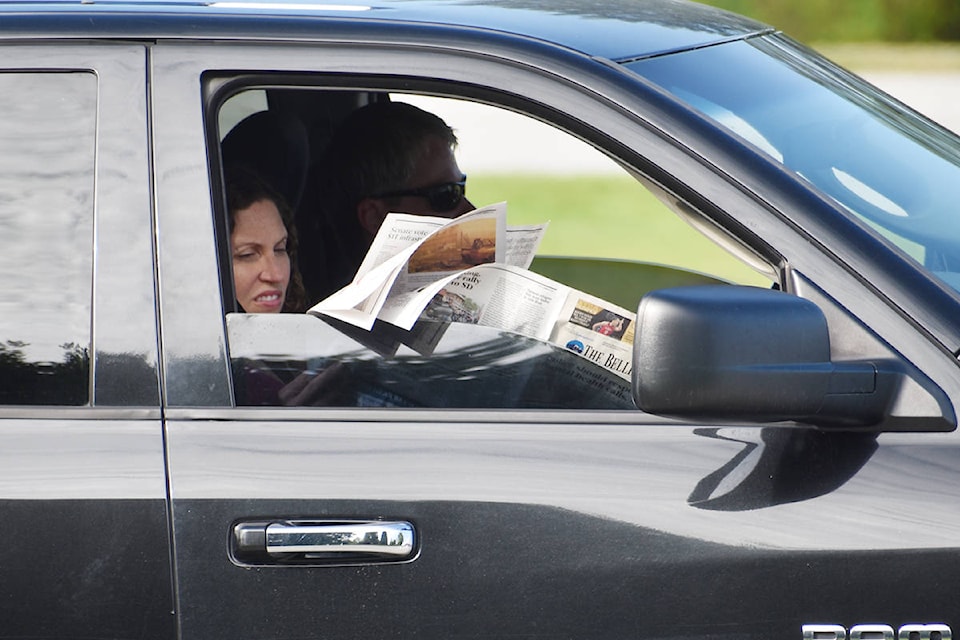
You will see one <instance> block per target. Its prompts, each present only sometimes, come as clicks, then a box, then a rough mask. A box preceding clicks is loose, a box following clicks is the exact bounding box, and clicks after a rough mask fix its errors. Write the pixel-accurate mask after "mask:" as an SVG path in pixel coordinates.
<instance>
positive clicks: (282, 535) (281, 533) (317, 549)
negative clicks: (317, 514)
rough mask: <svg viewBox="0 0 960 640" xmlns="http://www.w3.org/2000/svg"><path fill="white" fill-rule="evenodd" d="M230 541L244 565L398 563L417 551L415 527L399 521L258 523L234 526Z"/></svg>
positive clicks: (289, 521)
mask: <svg viewBox="0 0 960 640" xmlns="http://www.w3.org/2000/svg"><path fill="white" fill-rule="evenodd" d="M232 537H233V540H232V546H233V555H234V557H235V558H236V559H237V560H238V561H240V562H242V563H244V564H246V563H249V562H251V561H253V562H255V563H257V564H260V563H263V562H268V563H272V562H270V561H271V560H273V561H282V562H283V563H284V564H286V563H289V561H290V560H293V562H294V563H306V564H314V563H339V562H343V561H359V562H364V561H374V562H376V561H398V560H407V559H410V558H412V557H413V556H414V554H415V552H416V548H417V536H416V532H415V529H414V527H413V525H412V524H411V523H409V522H406V521H402V520H363V521H357V520H274V521H263V520H259V521H256V522H239V523H237V524H235V525H234V526H233V536H232ZM258 560H259V561H260V562H257V561H258Z"/></svg>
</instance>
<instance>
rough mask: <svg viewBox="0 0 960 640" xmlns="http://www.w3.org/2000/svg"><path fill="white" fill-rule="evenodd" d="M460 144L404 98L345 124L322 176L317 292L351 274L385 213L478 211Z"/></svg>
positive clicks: (327, 291) (325, 292) (442, 124)
mask: <svg viewBox="0 0 960 640" xmlns="http://www.w3.org/2000/svg"><path fill="white" fill-rule="evenodd" d="M456 147H457V137H456V134H455V133H454V132H453V129H451V128H450V127H449V126H448V125H447V124H446V123H445V122H444V121H443V120H442V119H441V118H439V117H437V116H436V115H434V114H432V113H429V112H427V111H424V110H423V109H420V108H418V107H415V106H413V105H410V104H407V103H403V102H377V103H373V104H370V105H367V106H365V107H362V108H360V109H358V110H356V111H354V112H353V113H351V114H350V115H349V116H348V117H347V118H346V119H345V120H344V121H343V123H342V124H341V125H340V127H339V128H338V129H337V131H336V132H335V133H334V135H333V137H332V139H331V141H330V143H329V145H328V147H327V150H326V152H325V153H324V157H323V160H322V161H321V163H320V167H319V172H320V173H319V175H318V176H317V177H318V183H319V185H320V197H321V201H322V203H323V204H322V232H321V233H323V234H324V235H325V236H326V237H324V238H323V244H324V246H325V247H326V248H327V255H326V260H325V262H326V274H324V275H325V277H324V280H325V282H324V283H323V284H319V283H318V284H316V286H315V295H317V296H318V297H320V298H322V297H325V296H326V295H329V294H330V293H332V292H334V291H336V290H337V289H339V288H340V287H342V286H344V285H345V284H347V283H349V282H350V281H351V280H352V279H353V276H354V274H355V273H356V271H357V268H358V267H359V266H360V263H361V262H362V260H363V257H364V256H365V255H366V252H367V249H368V248H369V247H370V243H371V241H372V240H373V237H374V236H375V235H376V234H377V230H378V229H379V228H380V225H381V224H382V223H383V220H384V218H385V217H386V215H387V214H388V213H390V212H400V213H412V214H418V215H431V216H442V217H446V218H455V217H456V216H459V215H461V214H463V213H466V212H468V211H471V210H472V209H473V208H474V206H473V205H472V204H471V203H470V201H469V200H467V198H466V197H465V188H466V176H465V175H464V174H463V173H462V172H461V171H460V167H459V166H458V165H457V160H456V157H455V156H454V151H455V149H456ZM304 275H305V276H306V275H307V274H304Z"/></svg>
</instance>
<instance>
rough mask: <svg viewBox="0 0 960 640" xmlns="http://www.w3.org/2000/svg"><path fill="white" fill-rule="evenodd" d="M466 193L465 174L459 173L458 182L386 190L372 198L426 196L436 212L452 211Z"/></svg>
mask: <svg viewBox="0 0 960 640" xmlns="http://www.w3.org/2000/svg"><path fill="white" fill-rule="evenodd" d="M466 194H467V176H466V175H461V176H460V181H459V182H444V183H443V184H435V185H433V186H430V187H420V188H419V189H406V190H403V191H388V192H387V193H380V194H377V195H375V196H373V197H374V198H399V197H402V196H420V197H422V198H426V199H427V202H429V203H430V208H431V209H433V210H434V211H436V212H438V213H446V212H447V211H453V210H454V209H456V208H457V207H459V206H460V203H461V202H462V201H463V198H464V196H465V195H466Z"/></svg>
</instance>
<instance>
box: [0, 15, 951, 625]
mask: <svg viewBox="0 0 960 640" xmlns="http://www.w3.org/2000/svg"><path fill="white" fill-rule="evenodd" d="M0 52H2V53H0V230H2V234H0V247H2V248H0V274H2V275H3V279H4V280H5V281H6V282H7V285H5V286H6V289H5V290H4V294H3V295H2V296H0V298H2V300H0V341H2V342H0V398H2V401H0V461H2V463H0V521H2V525H0V531H2V533H3V539H4V544H3V545H2V551H0V577H2V579H0V620H2V625H0V627H2V633H0V636H3V637H5V638H31V639H41V638H43V639H52V638H58V639H59V638H64V639H66V638H72V639H76V640H81V639H89V638H98V639H115V640H128V639H132V638H145V639H146V638H150V639H173V638H181V639H183V640H213V639H217V638H224V639H227V638H229V639H234V638H249V639H251V640H252V639H266V638H276V639H281V638H283V639H287V638H317V639H319V638H324V639H336V638H351V639H360V638H378V639H380V638H444V639H453V638H463V639H467V638H525V639H530V638H544V639H549V640H558V639H560V638H565V639H566V638H570V639H586V638H597V639H600V638H603V639H604V640H609V639H612V638H642V639H643V640H685V639H694V638H696V639H702V640H707V639H710V640H734V639H736V640H742V639H745V638H750V639H755V640H761V639H762V640H767V639H769V638H776V639H778V640H837V639H846V638H850V639H854V638H859V639H863V640H866V639H874V638H878V639H888V638H891V639H893V638H896V639H898V640H948V639H949V638H951V628H952V626H954V625H956V624H958V623H960V620H958V618H957V616H958V608H957V601H956V592H954V590H953V589H954V587H951V586H950V585H951V584H953V583H952V580H953V578H951V576H956V575H957V572H960V499H958V496H957V493H958V492H960V462H958V461H960V436H958V435H957V433H956V425H957V411H956V402H957V401H958V400H960V366H958V362H957V354H958V351H960V224H958V221H957V214H958V207H960V140H958V138H957V137H956V136H955V135H954V134H953V133H951V132H949V131H947V130H945V129H943V128H942V127H940V126H938V125H936V124H935V123H933V122H931V121H930V120H928V119H926V118H924V117H923V116H921V115H919V114H917V113H915V112H913V111H911V110H910V109H908V108H906V107H905V106H904V105H903V104H901V103H899V102H898V101H897V100H895V99H893V98H891V97H890V96H888V95H886V94H884V93H883V92H881V91H880V90H878V89H877V88H875V87H873V86H871V85H870V84H868V83H867V82H865V81H864V80H862V79H861V78H859V77H857V76H856V75H854V74H851V73H849V72H847V71H845V70H843V69H842V68H839V67H838V66H836V65H834V64H832V63H831V62H829V61H827V60H825V59H823V58H822V57H821V56H819V55H818V54H817V53H815V52H814V51H812V50H810V49H808V48H806V47H804V46H803V45H801V44H799V43H797V42H796V41H794V40H792V39H790V38H789V37H787V36H785V35H784V34H782V33H780V32H778V31H777V30H775V29H773V28H770V27H768V26H765V25H762V24H758V23H756V22H753V21H751V20H747V19H745V18H742V17H739V16H735V15H732V14H729V13H725V12H722V11H719V10H715V9H712V8H708V7H706V6H703V5H699V4H696V3H692V2H686V1H685V0H634V1H627V0H621V1H617V0H609V1H599V2H571V1H560V0H557V1H553V2H549V3H547V2H536V1H533V0H451V1H449V2H441V1H438V0H409V1H401V0H373V1H372V2H369V3H368V4H367V5H362V4H360V3H358V2H355V1H354V0H341V1H340V3H339V4H336V5H332V4H330V5H323V4H313V3H312V2H292V3H289V2H286V3H279V2H276V3H274V2H246V1H224V2H218V1H212V2H202V1H201V2H196V1H187V0H182V1H181V0H171V1H163V2H143V3H134V2H129V3H128V2H115V1H110V0H107V1H101V0H92V1H87V0H83V1H80V0H76V1H72V0H63V1H50V2H47V1H39V2H19V3H3V4H2V5H0ZM388 101H389V102H409V103H411V104H415V105H419V106H420V107H421V108H423V109H426V110H428V111H431V112H433V113H436V114H438V115H440V116H441V117H442V118H443V119H444V120H445V121H446V122H447V123H448V124H450V125H451V126H452V127H453V128H454V129H455V130H456V132H457V135H458V138H459V147H458V149H459V151H458V153H459V155H458V158H459V162H460V165H461V166H462V168H463V171H464V172H466V173H467V174H468V175H469V176H470V178H469V182H468V183H467V184H468V185H469V186H467V187H466V188H467V193H469V194H470V196H469V197H470V199H471V201H472V202H473V203H474V204H475V205H488V204H492V203H496V202H499V201H501V200H503V201H506V202H507V207H508V210H507V218H506V219H507V221H508V222H509V223H510V225H511V226H512V227H515V228H516V227H524V226H527V227H528V226H529V225H531V224H533V223H536V222H545V221H546V218H549V219H550V224H549V226H548V227H547V228H546V230H545V231H543V233H542V242H541V244H540V248H539V249H538V250H537V252H536V255H535V256H534V257H533V259H532V263H529V264H526V265H521V266H522V268H520V267H517V268H516V271H512V272H510V273H513V274H514V275H515V277H514V276H510V278H507V277H506V276H504V277H505V280H504V281H503V282H504V283H505V284H503V286H502V287H500V288H499V289H496V292H495V294H496V296H500V299H499V304H500V307H501V316H502V315H503V314H504V313H512V314H514V316H516V315H517V314H524V317H525V318H527V319H528V320H529V319H531V318H532V319H534V320H536V321H537V322H539V325H542V326H541V327H540V329H538V330H532V329H530V326H532V325H529V324H523V323H520V324H512V325H509V323H507V324H508V325H509V326H505V325H504V324H503V322H504V321H503V318H502V317H500V319H499V320H497V321H493V320H489V318H490V315H491V314H486V315H485V313H484V311H485V308H484V307H483V306H482V305H479V304H474V305H473V306H470V305H469V304H468V301H466V300H465V299H464V298H463V296H460V297H453V296H452V295H448V292H444V293H438V294H437V296H435V298H434V301H435V302H436V303H437V306H435V307H431V308H427V309H426V310H425V311H424V312H423V315H422V316H420V318H419V320H417V321H416V323H415V324H414V325H413V326H412V327H410V326H406V327H404V326H396V325H393V324H391V323H390V322H387V321H385V320H384V319H383V318H380V319H379V320H376V321H375V322H373V324H372V325H369V326H356V325H355V324H351V323H350V322H348V321H346V320H344V318H343V317H340V316H337V315H336V314H333V315H331V314H325V313H276V314H267V313H265V314H254V313H242V310H241V309H240V308H239V307H238V304H237V300H236V295H235V288H234V281H233V272H232V270H231V268H230V265H231V249H230V228H229V224H228V212H227V204H226V199H225V194H224V175H225V170H224V167H225V162H226V160H227V159H229V156H230V155H231V154H234V153H246V154H247V155H248V156H249V159H250V162H251V163H252V164H258V163H259V164H258V166H260V167H261V168H263V170H264V172H265V174H269V176H270V177H265V178H264V180H276V181H277V182H278V184H277V186H276V188H277V189H278V190H280V189H283V190H284V193H285V194H286V196H287V197H288V199H289V201H290V202H289V204H290V206H291V209H292V212H293V219H294V220H295V224H296V228H297V229H298V231H299V235H300V246H299V255H298V268H299V270H300V271H301V272H302V274H303V279H304V282H305V285H306V289H307V292H308V294H309V293H310V292H311V291H313V292H316V291H319V290H321V288H322V286H323V282H322V280H323V278H324V273H323V270H322V268H321V266H320V265H322V264H323V262H324V256H325V255H327V252H328V251H330V250H331V246H330V241H331V239H330V237H328V236H326V235H325V233H324V229H327V228H328V226H327V225H328V224H329V222H330V221H329V220H325V219H323V217H324V214H323V213H322V212H323V211H326V209H325V208H324V206H323V199H324V197H325V195H326V194H325V193H324V191H323V189H320V188H318V185H321V184H322V183H323V181H322V180H321V179H320V178H321V176H318V175H317V170H318V169H317V167H318V166H319V165H318V158H319V157H320V155H321V154H322V153H323V151H324V149H325V146H326V144H327V142H328V141H329V140H330V137H331V136H332V135H333V134H334V132H335V131H336V130H337V127H338V125H339V124H340V123H341V122H342V121H343V119H344V118H346V117H347V116H348V115H349V114H350V113H351V112H352V111H354V110H355V109H358V108H360V107H363V106H364V105H368V104H371V103H377V102H388ZM231 140H233V141H239V142H235V143H231V142H230V141H231ZM471 154H473V155H471ZM557 172H566V173H563V174H562V177H561V178H560V179H559V180H558V179H557V178H556V175H557ZM544 176H547V177H550V176H553V178H552V180H553V181H552V182H551V181H550V180H549V179H547V178H545V177H544ZM464 180H466V178H464ZM578 181H582V183H583V184H584V185H585V186H584V187H583V189H581V190H580V191H577V192H576V193H577V196H576V197H572V196H570V195H569V194H570V193H571V192H569V191H567V190H562V191H561V190H560V189H559V188H557V189H556V192H557V193H552V191H554V189H552V188H551V187H549V186H547V187H544V186H543V185H557V184H560V183H566V182H569V183H571V184H573V183H575V182H578ZM461 182H462V181H461ZM281 183H282V184H281ZM518 184H520V185H521V186H522V185H524V184H525V185H528V186H529V185H534V187H533V191H534V192H533V193H530V192H529V190H528V191H524V190H523V189H522V188H518V187H516V185H518ZM538 185H539V187H538ZM417 186H418V187H423V188H424V189H428V188H430V187H431V185H417ZM459 188H460V192H459V195H460V196H462V195H463V193H462V190H463V188H464V185H463V184H460V187H459ZM558 194H559V195H558ZM551 196H554V197H552V198H551ZM544 202H545V203H547V204H546V205H545V206H546V210H547V211H548V214H547V215H546V216H544V215H543V211H544V208H543V206H542V203H544ZM533 203H541V204H538V205H537V206H534V204H533ZM951 212H953V213H951ZM494 244H496V243H494ZM484 248H485V249H486V248H489V253H490V255H489V256H484V260H483V261H482V262H487V261H488V259H495V260H499V259H500V253H498V251H499V247H496V246H491V245H490V243H489V242H486V241H484ZM496 264H497V262H494V263H493V266H491V265H489V264H484V265H483V266H482V267H476V268H477V269H478V270H482V269H484V268H486V269H487V272H488V273H489V272H493V271H494V270H496V269H497V268H498V267H496V266H495V265H496ZM470 266H471V268H472V265H470ZM504 273H506V271H504ZM516 274H519V275H516ZM511 278H512V279H511ZM524 278H527V279H529V280H530V281H531V282H533V281H534V280H536V282H538V283H541V284H542V283H547V284H548V285H549V286H548V287H547V288H546V289H542V288H541V289H538V290H537V293H536V295H535V296H534V295H533V294H532V293H530V292H531V291H532V289H531V288H525V286H526V285H524V286H521V285H519V284H518V282H520V281H521V280H522V281H523V282H526V281H527V280H524ZM550 283H553V284H550ZM508 285H509V286H508ZM497 286H499V285H497ZM531 286H532V285H531ZM538 286H540V285H538ZM491 287H492V285H491ZM493 288H496V287H493ZM492 290H493V289H492V288H491V291H492ZM444 296H446V297H444ZM494 297H495V295H494V293H491V294H490V295H489V296H488V299H487V303H490V304H492V302H490V301H491V300H493V299H494ZM316 302H319V300H318V299H316V296H315V297H314V299H312V300H311V303H316ZM444 305H445V306H444ZM531 305H533V306H531ZM504 309H505V311H504ZM465 320H466V321H465ZM361 324H362V323H361ZM534 324H536V322H535V323H534ZM599 326H603V327H605V328H604V329H603V330H601V329H598V328H597V327H599ZM541 329H542V330H541ZM590 331H593V333H589V332H590ZM558 332H559V333H558ZM564 332H566V333H564ZM560 335H562V336H566V337H564V338H562V339H560V338H558V336H560ZM571 336H574V337H571ZM421 339H423V341H426V343H429V344H428V346H427V347H424V344H425V343H424V342H423V341H422V340H421ZM385 345H386V346H385ZM330 372H334V373H335V374H336V376H337V378H338V382H339V384H340V385H341V387H340V388H341V390H345V391H346V392H345V393H339V394H336V395H334V396H328V397H325V398H324V401H322V402H321V401H317V402H310V403H303V402H299V403H286V404H285V403H283V402H279V401H276V402H274V401H272V399H275V398H279V397H280V396H278V395H273V396H271V395H270V394H267V393H264V392H263V391H264V389H263V388H262V387H263V385H264V384H266V382H265V381H270V382H271V383H277V384H283V385H286V384H290V383H291V382H292V381H294V380H297V379H300V378H301V377H302V376H314V377H317V378H319V377H321V376H324V375H327V374H328V373H330ZM289 404H292V405H293V406H287V405H289ZM308 405H317V406H308Z"/></svg>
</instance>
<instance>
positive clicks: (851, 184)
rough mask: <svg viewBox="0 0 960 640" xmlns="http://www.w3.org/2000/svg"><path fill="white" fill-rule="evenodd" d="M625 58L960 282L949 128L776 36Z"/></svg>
mask: <svg viewBox="0 0 960 640" xmlns="http://www.w3.org/2000/svg"><path fill="white" fill-rule="evenodd" d="M629 66H630V67H631V69H633V70H634V71H636V72H637V73H640V74H642V75H643V76H645V77H646V78H648V79H650V80H651V81H653V82H656V83H657V84H659V85H660V86H662V87H663V88H665V89H667V90H668V91H670V92H671V93H673V94H674V95H676V96H678V97H679V98H681V99H683V100H685V101H687V102H688V103H689V104H690V105H691V106H693V107H695V108H697V109H699V110H700V111H702V112H703V113H705V114H706V115H708V116H709V117H711V118H713V119H714V120H716V121H717V122H718V123H720V124H722V125H724V126H726V127H727V128H729V129H730V130H732V131H733V132H735V133H737V134H739V135H740V136H742V137H743V138H745V139H746V140H748V141H750V142H752V143H754V144H755V145H757V147H758V148H760V149H761V150H763V151H764V152H766V153H767V154H768V155H770V156H771V157H772V158H773V159H774V160H775V161H777V162H779V163H782V164H783V165H784V166H786V167H787V168H788V169H790V170H792V171H794V172H796V174H797V175H799V176H800V177H801V178H803V179H804V180H807V181H808V182H810V183H811V184H813V185H815V186H816V187H817V188H819V189H820V190H821V191H822V192H823V193H825V194H826V195H828V196H829V197H831V198H833V199H834V200H835V201H836V202H838V203H839V204H840V205H842V207H843V208H844V210H846V211H848V212H850V214H851V215H853V216H856V217H857V218H858V219H859V220H861V221H862V222H864V223H866V224H867V225H869V226H870V227H871V228H873V229H874V230H876V231H877V232H878V233H879V234H880V235H882V236H883V237H884V238H886V239H887V240H889V241H890V243H892V244H894V245H896V246H897V247H898V248H899V249H900V251H902V252H903V254H904V255H906V256H909V257H910V258H911V259H912V260H915V261H917V262H918V263H920V264H922V265H923V266H924V267H925V268H926V269H927V271H928V272H930V273H932V274H934V275H936V276H937V277H939V278H940V279H941V280H943V281H944V282H945V283H947V284H948V285H950V286H951V287H953V288H954V289H956V290H958V291H960V231H957V229H958V226H957V224H956V222H955V218H956V202H957V200H958V199H960V153H958V152H957V149H958V145H957V138H956V136H955V135H954V134H953V133H951V132H949V131H946V130H945V129H943V128H941V127H938V126H936V125H933V124H932V123H930V122H928V121H927V120H925V119H923V118H920V117H918V116H916V115H915V114H912V113H910V112H908V111H907V110H906V109H905V108H904V107H903V106H902V105H899V104H897V103H895V102H894V101H893V100H891V99H890V98H889V97H887V96H885V95H883V94H882V93H881V92H880V91H879V90H877V89H876V88H875V87H871V86H870V85H868V84H867V83H866V82H863V81H861V80H859V79H856V78H854V77H852V76H849V75H846V74H844V73H842V72H841V71H840V70H838V69H836V68H834V67H832V66H830V65H828V64H827V63H826V62H822V61H820V62H818V61H817V60H816V59H812V58H810V57H809V56H807V55H806V54H805V53H803V52H798V51H797V48H796V47H795V46H794V45H793V44H791V43H790V42H789V41H787V40H784V39H782V38H755V39H752V40H748V41H743V42H734V43H728V44H724V45H722V46H718V47H710V48H709V49H703V50H698V51H690V52H685V53H681V54H677V55H670V56H663V57H660V58H656V59H651V60H644V61H639V62H635V63H631V64H630V65H629ZM743 69H750V73H743Z"/></svg>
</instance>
